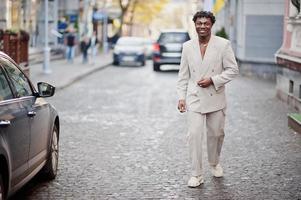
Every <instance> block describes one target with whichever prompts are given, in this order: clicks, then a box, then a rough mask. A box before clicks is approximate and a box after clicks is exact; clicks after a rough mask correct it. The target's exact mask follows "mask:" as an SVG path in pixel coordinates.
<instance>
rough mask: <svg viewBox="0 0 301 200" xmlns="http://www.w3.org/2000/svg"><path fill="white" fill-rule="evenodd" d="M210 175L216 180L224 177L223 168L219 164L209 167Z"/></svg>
mask: <svg viewBox="0 0 301 200" xmlns="http://www.w3.org/2000/svg"><path fill="white" fill-rule="evenodd" d="M211 173H212V174H213V176H214V177H217V178H219V177H223V176H224V172H223V168H222V166H221V165H220V164H217V165H215V166H211Z"/></svg>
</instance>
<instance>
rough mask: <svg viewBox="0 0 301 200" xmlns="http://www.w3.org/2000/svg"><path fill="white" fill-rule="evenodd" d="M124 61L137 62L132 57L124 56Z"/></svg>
mask: <svg viewBox="0 0 301 200" xmlns="http://www.w3.org/2000/svg"><path fill="white" fill-rule="evenodd" d="M122 60H123V61H127V62H132V61H134V60H135V58H134V57H131V56H124V57H123V59H122Z"/></svg>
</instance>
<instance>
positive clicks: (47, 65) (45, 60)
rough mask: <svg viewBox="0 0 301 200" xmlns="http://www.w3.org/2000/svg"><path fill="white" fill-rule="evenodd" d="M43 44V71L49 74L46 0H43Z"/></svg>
mask: <svg viewBox="0 0 301 200" xmlns="http://www.w3.org/2000/svg"><path fill="white" fill-rule="evenodd" d="M44 2H45V24H44V25H45V46H44V64H43V73H44V74H51V69H50V67H49V62H50V48H49V46H48V0H45V1H44Z"/></svg>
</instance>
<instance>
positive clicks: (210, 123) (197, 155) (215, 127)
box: [188, 110, 225, 176]
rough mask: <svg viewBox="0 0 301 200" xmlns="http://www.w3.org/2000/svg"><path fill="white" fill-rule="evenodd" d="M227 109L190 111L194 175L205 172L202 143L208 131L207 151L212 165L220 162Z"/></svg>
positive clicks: (190, 147) (190, 137)
mask: <svg viewBox="0 0 301 200" xmlns="http://www.w3.org/2000/svg"><path fill="white" fill-rule="evenodd" d="M224 126H225V111H224V110H219V111H216V112H211V113H206V114H201V113H197V112H192V111H189V112H188V145H189V154H190V159H191V163H192V176H199V175H202V174H203V171H202V146H203V145H202V144H203V135H204V133H207V152H208V161H209V164H210V165H216V164H218V163H219V157H220V154H221V149H222V145H223V141H224V136H225V133H224Z"/></svg>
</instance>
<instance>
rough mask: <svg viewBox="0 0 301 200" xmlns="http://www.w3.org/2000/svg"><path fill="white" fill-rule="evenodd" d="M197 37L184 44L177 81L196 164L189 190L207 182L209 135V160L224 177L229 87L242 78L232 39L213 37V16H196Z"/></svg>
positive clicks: (214, 170)
mask: <svg viewBox="0 0 301 200" xmlns="http://www.w3.org/2000/svg"><path fill="white" fill-rule="evenodd" d="M193 22H194V25H195V30H196V32H197V36H198V37H197V38H195V39H191V40H189V41H187V42H185V43H184V44H183V50H182V58H181V65H180V70H179V74H178V81H177V93H178V96H179V101H178V109H179V111H180V112H185V111H188V112H187V123H188V145H189V154H190V159H191V165H192V172H191V178H190V179H189V180H188V186H189V187H197V186H199V185H201V184H202V183H203V182H204V180H203V167H202V140H203V134H205V133H206V134H207V151H208V161H209V164H210V168H211V170H210V171H211V172H212V174H213V176H214V177H222V176H223V168H222V167H221V165H220V162H219V161H220V154H221V149H222V145H223V141H224V125H225V115H226V114H225V111H226V96H225V84H226V83H228V82H229V81H231V80H232V79H233V78H235V77H236V76H237V75H238V66H237V63H236V60H235V56H234V53H233V50H232V48H231V44H230V42H229V41H228V40H226V39H223V38H221V37H218V36H215V35H212V34H211V28H212V26H213V24H214V22H215V17H214V15H213V13H211V12H207V11H200V12H197V13H196V14H195V15H194V16H193Z"/></svg>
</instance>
